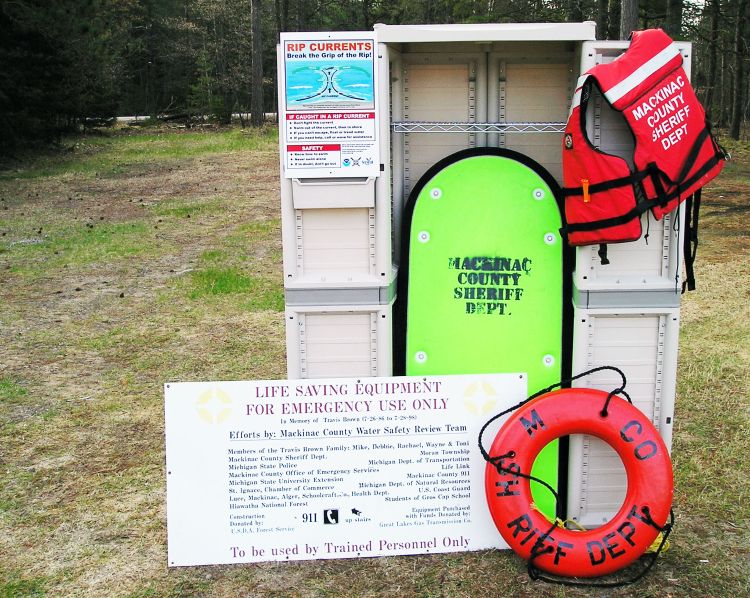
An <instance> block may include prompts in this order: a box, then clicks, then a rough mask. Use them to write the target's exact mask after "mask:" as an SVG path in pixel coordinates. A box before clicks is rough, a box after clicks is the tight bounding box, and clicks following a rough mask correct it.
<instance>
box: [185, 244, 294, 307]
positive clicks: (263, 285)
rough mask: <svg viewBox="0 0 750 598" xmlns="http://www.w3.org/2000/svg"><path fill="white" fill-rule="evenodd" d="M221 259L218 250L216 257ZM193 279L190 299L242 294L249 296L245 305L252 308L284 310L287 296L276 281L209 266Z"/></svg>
mask: <svg viewBox="0 0 750 598" xmlns="http://www.w3.org/2000/svg"><path fill="white" fill-rule="evenodd" d="M219 258H220V254H218V252H217V255H216V257H215V259H217V260H218V259H219ZM204 259H205V254H204ZM190 279H191V286H190V290H189V292H188V296H189V297H190V299H202V298H206V297H212V296H216V295H234V294H241V295H245V296H247V298H246V299H245V300H244V301H243V302H242V304H243V305H244V306H245V308H246V309H248V310H250V311H263V310H272V311H283V309H284V296H283V293H281V292H280V289H279V288H278V284H277V283H275V282H272V281H269V280H267V279H264V278H260V277H254V276H250V275H247V274H244V273H243V272H241V271H240V270H238V269H237V268H231V267H230V268H215V267H208V268H205V269H202V270H197V271H195V272H192V273H191V275H190Z"/></svg>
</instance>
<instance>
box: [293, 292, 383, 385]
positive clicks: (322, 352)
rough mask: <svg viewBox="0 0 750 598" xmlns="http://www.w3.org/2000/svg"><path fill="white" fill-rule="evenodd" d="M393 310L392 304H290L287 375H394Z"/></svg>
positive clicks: (319, 376)
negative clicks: (391, 332) (392, 344)
mask: <svg viewBox="0 0 750 598" xmlns="http://www.w3.org/2000/svg"><path fill="white" fill-rule="evenodd" d="M391 312H392V306H391V305H375V306H373V305H369V306H309V307H308V306H306V307H289V306H288V307H287V310H286V337H287V376H288V378H291V379H293V378H335V377H351V376H390V375H391V373H392V359H391V334H390V331H391V325H392V319H391Z"/></svg>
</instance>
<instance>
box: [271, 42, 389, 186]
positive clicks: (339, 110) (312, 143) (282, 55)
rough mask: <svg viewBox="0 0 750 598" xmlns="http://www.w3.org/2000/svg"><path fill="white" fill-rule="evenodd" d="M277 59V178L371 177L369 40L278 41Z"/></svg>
mask: <svg viewBox="0 0 750 598" xmlns="http://www.w3.org/2000/svg"><path fill="white" fill-rule="evenodd" d="M278 52H279V57H278V58H279V60H278V64H279V70H280V72H279V75H280V76H279V111H280V117H281V118H280V124H281V131H280V136H281V146H282V148H281V149H282V156H283V169H284V176H285V177H286V178H293V177H314V178H328V177H362V176H371V177H376V176H378V175H379V174H380V159H379V148H378V134H377V128H378V108H377V101H376V99H377V77H376V66H377V62H376V58H377V42H376V39H375V34H374V33H373V32H372V31H369V32H342V33H335V32H325V33H282V34H281V41H280V44H279V49H278Z"/></svg>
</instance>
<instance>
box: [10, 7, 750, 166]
mask: <svg viewBox="0 0 750 598" xmlns="http://www.w3.org/2000/svg"><path fill="white" fill-rule="evenodd" d="M626 12H627V13H628V14H630V13H632V15H633V16H632V19H631V20H630V21H629V22H635V23H636V25H635V27H634V28H649V27H663V28H664V29H665V30H666V31H667V32H668V33H670V35H672V37H673V38H675V39H680V40H683V39H684V40H690V41H692V42H693V43H694V53H693V56H694V58H693V61H694V63H693V85H694V86H695V87H696V88H697V90H698V92H699V94H700V96H701V99H702V100H703V102H704V105H705V106H706V107H707V109H708V111H709V114H710V117H711V120H712V122H713V123H714V125H715V126H717V127H719V128H722V129H726V131H727V133H728V134H729V135H730V136H732V137H734V138H735V139H737V138H739V135H740V131H741V128H742V125H743V123H744V121H745V120H746V119H747V117H748V112H749V111H750V106H749V105H748V104H749V103H750V102H749V101H748V100H749V98H750V94H749V93H748V77H747V76H746V70H747V65H746V62H747V52H746V46H747V39H748V36H749V35H750V31H749V30H748V24H747V19H746V13H747V0H705V1H704V0H689V1H688V0H640V2H638V0H273V1H271V0H232V1H231V2H227V1H226V0H0V153H11V155H12V154H13V152H15V151H17V150H18V148H19V147H24V146H25V145H26V144H27V143H28V142H29V141H43V142H44V141H54V140H55V139H59V138H60V136H61V135H63V134H66V133H69V132H71V131H76V130H81V129H86V128H90V127H94V126H100V125H102V124H108V123H111V122H113V121H114V117H115V116H118V115H129V116H138V115H140V116H145V117H150V118H152V119H156V118H159V119H161V120H164V119H181V120H183V121H184V122H186V123H187V124H188V125H191V124H195V123H196V122H200V121H203V120H204V119H206V118H210V119H212V120H216V121H219V122H221V123H228V122H229V121H230V120H231V119H232V115H235V117H239V119H240V120H241V122H242V125H243V126H244V125H245V124H246V122H251V123H252V124H255V125H258V124H260V123H261V122H262V120H263V115H265V114H266V113H275V112H276V53H275V45H276V42H277V40H278V34H279V32H280V31H321V30H332V31H336V30H371V29H372V26H373V24H374V23H377V22H382V23H387V24H407V23H488V22H489V23H505V22H566V21H571V22H579V21H584V20H592V21H596V23H597V37H598V38H599V39H621V38H622V36H621V16H624V15H625V14H626ZM621 13H622V14H621ZM626 30H628V28H626Z"/></svg>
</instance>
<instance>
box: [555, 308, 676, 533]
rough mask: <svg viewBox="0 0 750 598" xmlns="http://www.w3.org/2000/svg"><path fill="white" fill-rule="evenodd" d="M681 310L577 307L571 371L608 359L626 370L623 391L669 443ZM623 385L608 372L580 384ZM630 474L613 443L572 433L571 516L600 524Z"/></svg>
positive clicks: (605, 362)
mask: <svg viewBox="0 0 750 598" xmlns="http://www.w3.org/2000/svg"><path fill="white" fill-rule="evenodd" d="M678 336H679V309H677V308H673V309H661V310H657V309H653V310H640V309H627V310H624V309H623V310H586V309H575V315H574V334H573V345H574V349H573V373H574V374H578V373H581V372H584V371H586V370H589V369H592V368H595V367H598V366H604V365H610V366H615V367H617V368H619V369H621V370H622V371H623V373H624V374H625V376H626V378H627V385H626V387H625V390H626V391H627V393H628V394H629V395H630V398H631V399H632V400H633V404H634V405H635V406H636V407H638V408H639V409H640V410H641V411H642V412H643V413H644V414H645V415H646V416H647V417H648V418H649V419H650V420H651V421H652V422H653V423H654V425H655V426H656V428H657V429H658V430H659V433H660V434H661V437H662V439H663V440H664V442H665V444H666V445H667V447H668V448H669V447H671V442H672V424H673V417H674V397H675V379H676V374H677V347H678V340H679V339H678ZM620 384H621V379H620V376H619V375H618V374H617V373H616V372H612V371H604V372H599V373H597V374H593V375H591V376H587V377H585V378H582V379H580V380H577V381H576V382H575V383H574V386H577V387H586V388H598V389H601V390H605V391H610V390H612V389H613V388H616V387H617V386H619V385H620ZM626 485H627V480H626V478H625V472H624V468H623V465H622V463H621V461H620V459H619V457H618V456H617V454H616V453H615V452H614V450H613V449H611V448H610V447H609V446H608V445H607V444H605V443H604V442H602V441H601V440H599V439H597V438H593V437H590V436H584V435H575V436H572V437H571V441H570V453H569V492H568V516H569V517H572V518H574V519H576V520H577V521H579V522H580V523H581V524H582V525H585V526H587V527H595V526H598V525H601V524H602V523H604V522H606V521H609V520H610V519H611V518H612V516H613V515H614V514H615V513H616V512H617V510H618V509H619V508H620V506H621V505H622V501H623V499H624V497H625V490H626Z"/></svg>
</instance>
